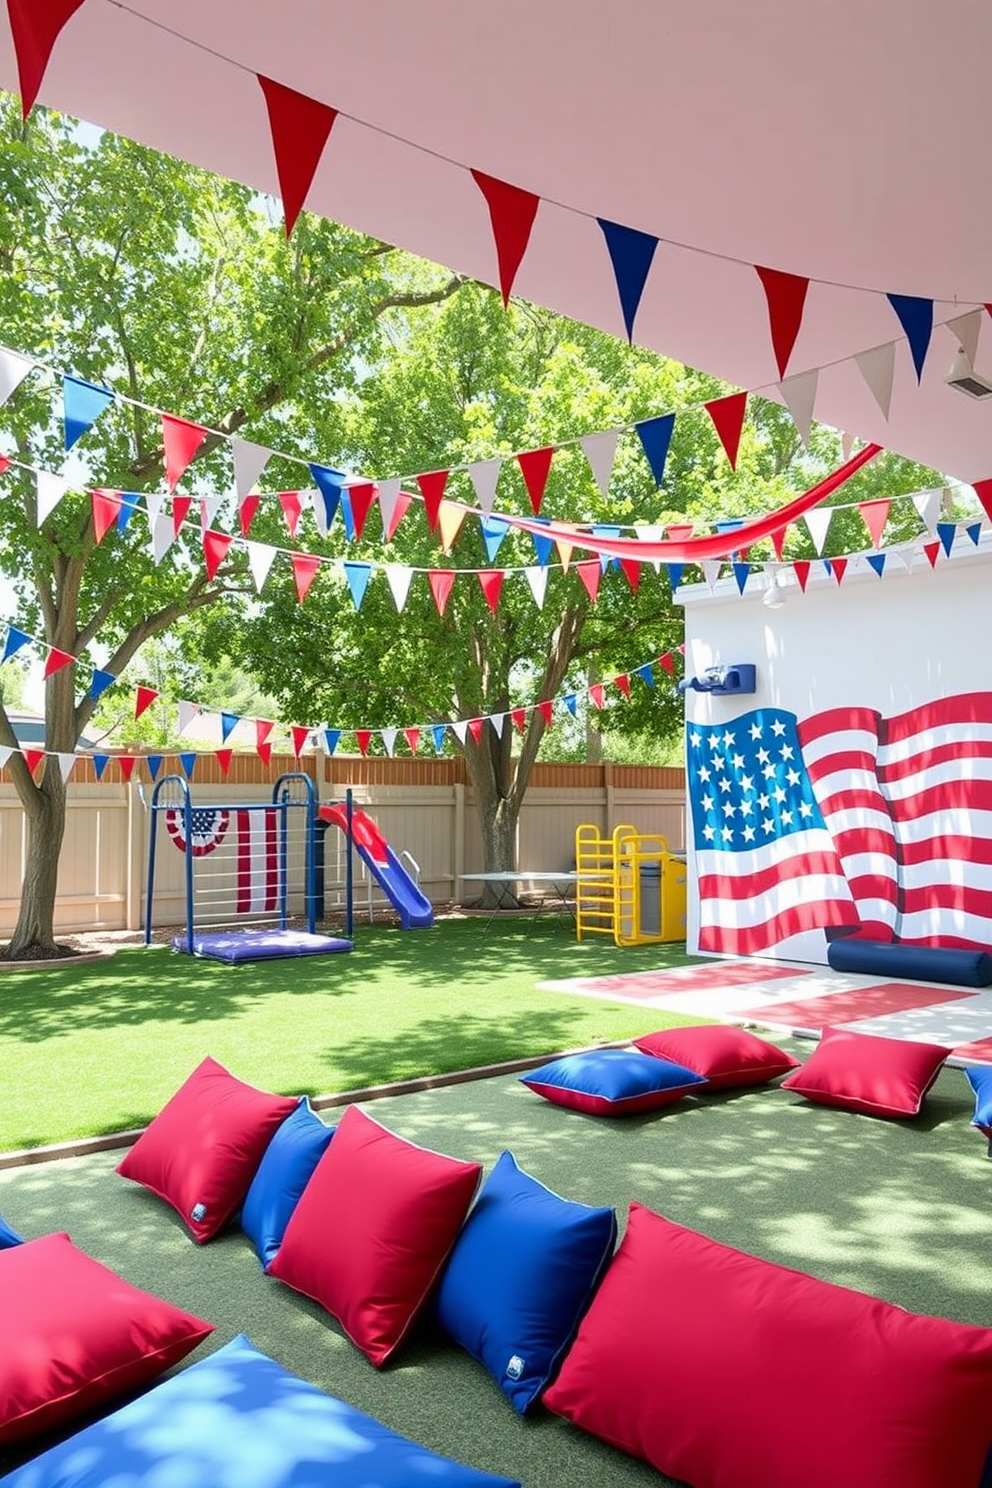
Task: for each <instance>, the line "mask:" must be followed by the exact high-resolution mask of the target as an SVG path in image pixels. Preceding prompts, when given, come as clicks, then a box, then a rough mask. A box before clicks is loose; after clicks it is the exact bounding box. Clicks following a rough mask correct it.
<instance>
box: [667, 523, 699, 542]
mask: <svg viewBox="0 0 992 1488" xmlns="http://www.w3.org/2000/svg"><path fill="white" fill-rule="evenodd" d="M693 530H694V529H693V525H692V523H691V522H670V523H667V524H666V526H665V537H666V538H667V540H668V541H669V542H688V541H689V539H690V537H691V536H692V534H693Z"/></svg>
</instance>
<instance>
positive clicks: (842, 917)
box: [699, 900, 852, 956]
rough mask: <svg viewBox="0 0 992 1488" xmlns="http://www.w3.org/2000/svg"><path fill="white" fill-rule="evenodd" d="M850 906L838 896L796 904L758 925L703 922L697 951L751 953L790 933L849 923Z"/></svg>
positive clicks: (739, 954) (726, 953) (774, 942)
mask: <svg viewBox="0 0 992 1488" xmlns="http://www.w3.org/2000/svg"><path fill="white" fill-rule="evenodd" d="M851 923H852V919H851V906H850V904H847V903H845V902H844V901H842V900H835V901H831V900H819V901H817V902H816V903H812V904H797V905H793V906H792V907H791V908H789V909H784V910H782V911H781V912H780V913H779V914H777V915H772V916H771V917H770V918H769V919H767V920H763V921H762V922H761V924H760V925H749V926H744V927H740V928H734V927H728V926H726V925H703V926H702V927H701V929H700V932H699V949H700V950H701V951H719V952H722V953H723V954H724V955H734V956H754V955H757V954H758V953H759V952H761V951H766V950H767V949H768V948H769V946H772V945H775V944H776V943H777V942H778V941H780V940H786V939H787V938H788V937H789V936H790V935H800V934H802V932H803V931H804V930H822V929H823V928H824V926H825V925H837V926H843V925H850V924H851Z"/></svg>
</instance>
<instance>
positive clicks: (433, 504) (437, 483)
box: [417, 470, 448, 532]
mask: <svg viewBox="0 0 992 1488" xmlns="http://www.w3.org/2000/svg"><path fill="white" fill-rule="evenodd" d="M447 481H448V472H447V471H446V470H429V471H428V472H427V474H426V475H418V476H417V485H418V486H419V487H420V494H421V495H422V496H423V498H424V511H425V512H426V513H427V525H428V527H429V528H430V529H431V531H432V532H433V531H434V528H435V527H436V526H437V514H438V511H439V510H440V508H441V499H442V497H443V496H444V488H445V485H446V484H447Z"/></svg>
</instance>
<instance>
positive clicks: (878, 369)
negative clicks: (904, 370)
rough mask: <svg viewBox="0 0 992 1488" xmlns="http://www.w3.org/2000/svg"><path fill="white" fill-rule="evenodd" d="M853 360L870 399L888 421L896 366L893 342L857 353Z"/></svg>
mask: <svg viewBox="0 0 992 1488" xmlns="http://www.w3.org/2000/svg"><path fill="white" fill-rule="evenodd" d="M854 360H855V361H856V362H857V364H858V369H859V371H860V373H861V376H862V377H863V378H864V380H865V382H866V383H867V384H868V389H869V391H870V393H871V395H872V397H873V398H874V399H875V402H876V403H877V404H878V406H879V408H880V409H881V410H882V417H883V418H884V419H888V417H889V408H890V406H891V404H892V374H893V372H894V371H895V365H896V344H895V342H894V341H890V342H888V344H887V345H885V346H873V347H872V348H871V350H870V351H859V352H858V354H857V356H856V357H855V358H854Z"/></svg>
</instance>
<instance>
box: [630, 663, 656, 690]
mask: <svg viewBox="0 0 992 1488" xmlns="http://www.w3.org/2000/svg"><path fill="white" fill-rule="evenodd" d="M634 676H635V677H640V678H641V680H642V681H643V682H646V683H647V684H648V686H649V687H653V686H654V667H653V666H652V665H651V663H650V662H649V661H646V662H645V663H644V665H643V666H639V667H635V668H634Z"/></svg>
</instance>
